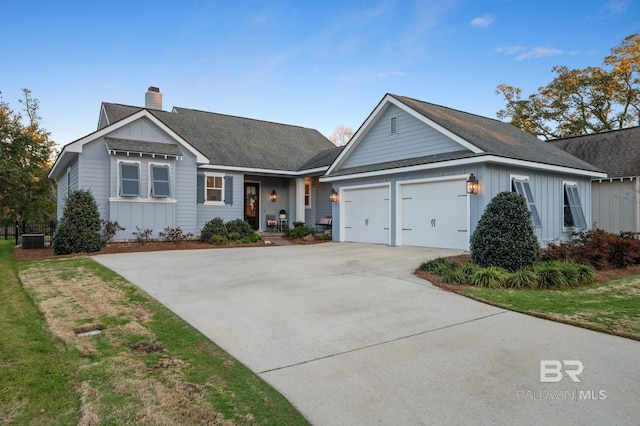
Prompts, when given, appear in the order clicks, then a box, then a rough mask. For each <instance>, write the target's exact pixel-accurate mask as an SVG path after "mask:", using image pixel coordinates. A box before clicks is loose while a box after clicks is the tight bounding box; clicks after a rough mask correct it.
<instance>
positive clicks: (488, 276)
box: [471, 266, 509, 288]
mask: <svg viewBox="0 0 640 426" xmlns="http://www.w3.org/2000/svg"><path fill="white" fill-rule="evenodd" d="M508 278H509V272H508V271H507V270H506V269H504V268H500V267H498V266H489V267H486V268H481V269H478V270H477V271H476V272H475V273H474V274H473V275H472V276H471V284H473V285H474V286H476V287H486V288H499V287H504V285H505V283H506V282H507V279H508Z"/></svg>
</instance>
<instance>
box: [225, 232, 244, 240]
mask: <svg viewBox="0 0 640 426" xmlns="http://www.w3.org/2000/svg"><path fill="white" fill-rule="evenodd" d="M227 238H228V239H229V241H238V240H241V239H242V235H240V234H239V233H238V232H229V235H228V236H227Z"/></svg>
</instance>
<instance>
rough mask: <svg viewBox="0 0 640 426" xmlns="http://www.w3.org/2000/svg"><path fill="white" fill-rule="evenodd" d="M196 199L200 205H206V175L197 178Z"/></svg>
mask: <svg viewBox="0 0 640 426" xmlns="http://www.w3.org/2000/svg"><path fill="white" fill-rule="evenodd" d="M196 192H197V195H196V199H197V202H198V203H199V204H202V203H204V175H197V176H196Z"/></svg>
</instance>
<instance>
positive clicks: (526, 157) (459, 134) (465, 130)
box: [326, 94, 602, 177]
mask: <svg viewBox="0 0 640 426" xmlns="http://www.w3.org/2000/svg"><path fill="white" fill-rule="evenodd" d="M391 104H393V105H396V106H398V107H399V108H401V109H403V110H404V111H406V112H407V113H409V114H411V115H413V116H414V117H416V118H418V119H420V120H421V121H423V122H424V123H426V124H427V125H429V126H431V127H433V128H435V129H436V130H438V131H440V132H441V133H443V134H445V135H447V136H449V137H450V138H452V139H453V140H454V141H456V142H457V143H458V144H460V150H459V151H456V152H452V153H450V155H446V156H443V155H441V154H439V155H433V156H426V157H420V158H417V157H416V158H412V159H407V160H403V161H400V162H398V161H394V162H389V163H381V164H375V165H369V166H366V167H364V168H363V167H359V168H358V169H362V170H358V171H356V170H350V169H342V170H340V165H341V164H342V163H343V162H344V161H345V160H346V158H347V157H348V155H349V153H350V151H353V150H354V149H355V147H356V146H357V144H358V143H359V142H360V141H361V140H362V139H364V135H366V133H367V131H368V127H370V126H373V123H374V122H375V121H376V118H377V117H378V116H380V115H381V114H382V112H383V111H384V110H385V109H386V108H387V107H388V106H389V105H391ZM463 159H464V160H465V161H467V162H480V161H488V160H489V159H497V160H498V161H505V162H506V161H507V160H515V161H517V162H518V163H519V164H525V163H531V164H530V166H534V165H535V164H540V165H544V167H545V168H547V169H553V168H554V167H560V168H562V169H573V170H579V171H581V172H583V173H585V174H595V175H602V173H601V170H599V169H598V168H597V167H595V166H593V165H591V164H589V163H587V162H585V161H583V160H581V159H579V158H576V157H574V156H573V155H571V154H569V153H568V152H566V151H563V150H561V149H558V148H556V147H554V146H553V145H551V144H548V143H546V142H543V141H541V140H539V139H538V138H536V137H535V136H532V135H530V134H528V133H525V132H523V131H522V130H520V129H518V128H517V127H515V126H513V125H511V124H509V123H505V122H502V121H499V120H496V119H491V118H487V117H482V116H479V115H475V114H470V113H467V112H464V111H459V110H455V109H452V108H448V107H444V106H440V105H435V104H431V103H428V102H423V101H419V100H417V99H413V98H409V97H405V96H398V95H393V94H387V95H385V97H384V98H383V99H382V101H381V102H380V103H379V104H378V106H377V107H376V109H375V110H374V111H373V112H372V113H371V115H370V116H369V118H367V120H366V121H365V123H364V124H363V125H362V126H361V127H360V129H358V131H357V132H356V134H355V135H354V137H353V138H352V139H351V141H350V142H349V144H347V147H346V149H345V150H344V151H343V152H342V153H341V154H340V156H339V157H338V158H337V160H336V161H335V162H334V163H333V164H332V165H331V167H330V168H329V170H328V172H327V175H326V176H328V177H330V176H339V175H346V174H350V173H362V172H363V171H367V172H371V171H374V170H386V169H392V168H396V167H407V166H418V165H421V164H422V165H426V164H431V163H440V162H446V161H452V160H463ZM399 163H402V164H399Z"/></svg>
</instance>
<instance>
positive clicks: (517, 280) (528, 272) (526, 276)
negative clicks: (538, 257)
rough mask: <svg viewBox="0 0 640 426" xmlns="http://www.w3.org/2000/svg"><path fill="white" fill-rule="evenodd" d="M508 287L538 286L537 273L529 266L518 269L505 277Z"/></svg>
mask: <svg viewBox="0 0 640 426" xmlns="http://www.w3.org/2000/svg"><path fill="white" fill-rule="evenodd" d="M505 286H506V287H508V288H538V275H536V273H535V272H534V271H533V270H532V269H531V268H523V269H520V270H518V271H516V272H514V273H512V274H511V275H509V278H507V281H506V282H505Z"/></svg>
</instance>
